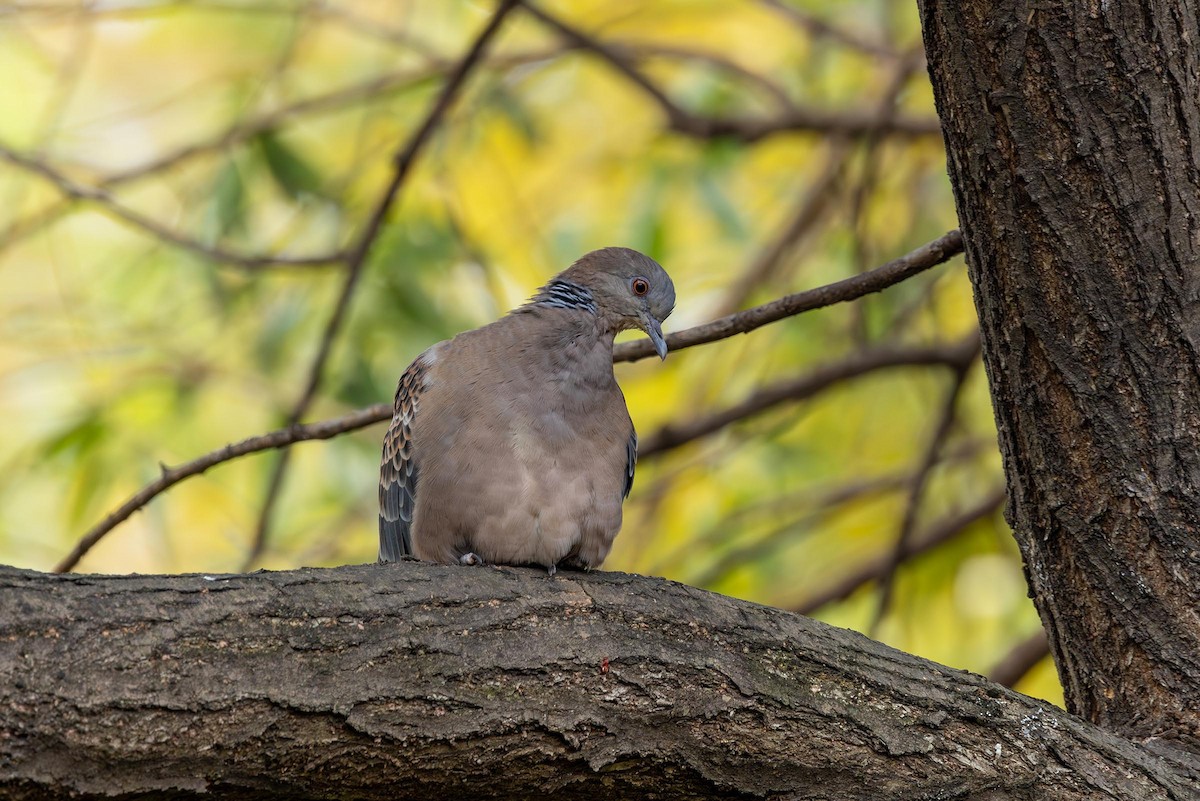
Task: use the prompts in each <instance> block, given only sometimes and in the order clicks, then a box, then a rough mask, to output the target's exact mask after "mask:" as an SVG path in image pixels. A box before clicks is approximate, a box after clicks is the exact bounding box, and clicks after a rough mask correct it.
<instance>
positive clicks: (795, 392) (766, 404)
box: [638, 335, 979, 459]
mask: <svg viewBox="0 0 1200 801" xmlns="http://www.w3.org/2000/svg"><path fill="white" fill-rule="evenodd" d="M978 352H979V338H978V337H977V336H974V335H973V336H970V337H968V338H967V339H965V340H963V341H962V342H959V343H956V344H952V345H911V346H907V347H904V346H881V347H878V348H874V349H872V350H866V351H861V352H858V353H854V354H851V355H850V356H849V357H847V358H846V359H844V360H842V361H839V362H834V363H832V364H824V365H821V366H820V367H817V368H816V369H815V370H813V371H811V372H809V373H806V374H804V375H802V376H799V377H797V378H793V379H791V380H790V381H781V382H779V383H777V384H771V385H769V386H766V387H762V388H761V389H759V390H757V391H756V392H755V393H754V394H753V395H751V396H750V397H749V398H746V400H744V401H742V402H741V403H738V404H736V405H734V406H731V407H729V408H728V409H723V410H722V411H719V412H716V413H714V414H711V415H708V416H706V417H701V418H698V419H695V420H692V421H690V422H687V423H679V424H667V425H665V426H663V427H662V428H661V429H659V430H658V431H656V432H655V433H654V434H651V435H650V436H649V437H647V438H646V439H645V440H643V441H642V442H641V443H640V444H639V447H638V458H640V459H647V458H651V457H653V456H656V455H658V454H659V453H661V452H663V451H666V450H670V449H671V448H677V447H679V446H680V445H684V444H686V443H689V442H692V441H693V440H696V439H699V438H701V437H706V436H708V435H710V434H714V433H716V432H717V431H720V430H721V429H722V428H724V427H725V426H728V425H731V424H733V423H736V422H739V421H741V420H744V419H746V418H747V417H751V416H753V415H756V414H759V413H760V412H763V411H766V410H767V409H771V408H773V407H775V406H778V405H780V404H782V403H794V402H797V401H801V400H804V399H806V398H811V397H812V396H814V395H816V394H817V393H819V392H823V391H824V390H826V389H829V388H830V387H832V386H834V385H835V384H838V383H840V382H842V381H845V380H848V379H851V378H857V377H859V376H863V375H867V374H869V373H872V372H875V371H876V370H880V369H883V368H889V367H910V366H913V365H944V366H949V367H952V368H954V369H955V370H956V371H958V369H959V365H960V364H961V363H962V361H963V359H966V358H972V357H973V355H974V354H976V353H978ZM935 457H936V454H935Z"/></svg>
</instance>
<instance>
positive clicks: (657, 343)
mask: <svg viewBox="0 0 1200 801" xmlns="http://www.w3.org/2000/svg"><path fill="white" fill-rule="evenodd" d="M642 330H643V331H645V332H646V334H647V335H648V336H649V337H650V341H651V342H653V343H654V352H655V353H657V354H658V358H660V359H665V358H667V340H666V338H665V337H663V332H662V325H660V324H659V322H658V320H655V319H654V318H653V317H652V316H651V315H650V314H649V313H646V314H643V315H642Z"/></svg>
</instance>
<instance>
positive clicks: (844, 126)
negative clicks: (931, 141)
mask: <svg viewBox="0 0 1200 801" xmlns="http://www.w3.org/2000/svg"><path fill="white" fill-rule="evenodd" d="M523 5H524V6H525V9H526V10H527V11H528V12H529V14H530V15H531V16H533V17H534V18H535V19H537V20H538V21H539V22H541V23H542V24H543V25H545V26H546V27H548V28H550V29H552V30H553V31H555V32H556V33H558V34H559V35H560V36H562V37H563V38H565V39H566V40H567V41H568V42H570V43H572V44H573V45H575V46H578V47H582V48H584V49H586V50H590V51H592V52H593V53H595V54H596V55H598V56H600V57H601V58H603V59H604V60H605V61H607V62H608V63H609V64H611V65H612V67H613V69H615V70H616V71H617V72H619V73H621V74H622V75H624V76H625V77H626V78H627V79H628V80H629V81H630V83H632V84H633V85H634V86H637V87H638V88H639V89H641V90H642V91H643V92H644V93H645V94H646V95H647V96H649V97H650V99H651V100H653V101H654V102H655V103H656V104H658V106H659V108H660V109H662V111H663V113H664V114H666V116H667V124H668V126H669V127H670V129H671V130H673V131H675V132H676V133H680V134H684V135H686V136H692V137H696V138H699V139H712V138H716V137H729V138H733V139H737V140H740V141H743V142H757V141H758V140H760V139H764V138H766V137H768V136H770V135H772V134H776V133H781V132H784V131H818V132H821V133H825V134H831V135H838V136H845V137H851V136H865V135H868V134H872V135H873V134H877V133H880V132H883V131H886V132H888V133H890V134H893V135H899V136H935V135H940V133H941V125H940V123H939V122H938V120H937V119H936V118H933V117H928V118H926V117H910V116H904V115H893V116H891V117H890V118H889V119H888V120H886V121H881V120H880V119H879V116H878V115H877V114H875V113H874V112H873V111H872V110H859V109H852V110H845V111H825V110H820V109H810V108H799V107H795V106H793V107H792V108H790V109H786V110H784V111H783V112H781V113H779V114H777V115H775V116H772V117H711V116H707V115H703V114H697V113H694V112H691V111H688V110H687V109H685V108H683V107H682V106H680V105H679V104H678V103H676V102H675V101H674V100H672V99H671V98H670V97H669V96H668V95H667V94H666V92H664V91H663V90H662V89H661V88H659V87H658V86H657V85H656V84H655V83H654V82H653V81H651V80H650V79H649V78H647V77H646V75H645V74H644V73H643V72H642V71H641V70H640V69H638V68H637V66H636V65H634V63H633V62H632V61H631V60H630V59H629V58H628V56H627V54H626V53H624V52H621V51H620V50H618V49H616V48H613V47H611V46H609V45H607V44H605V43H603V42H601V41H599V40H598V39H596V38H594V37H592V36H590V35H589V34H586V33H584V32H583V31H581V30H579V29H578V28H575V27H574V26H572V25H569V24H568V23H566V22H564V21H563V20H561V19H559V18H558V17H556V16H554V15H552V14H548V13H547V12H545V11H543V10H542V9H541V8H539V7H538V6H536V5H533V4H532V3H528V2H526V3H523ZM881 122H882V127H881Z"/></svg>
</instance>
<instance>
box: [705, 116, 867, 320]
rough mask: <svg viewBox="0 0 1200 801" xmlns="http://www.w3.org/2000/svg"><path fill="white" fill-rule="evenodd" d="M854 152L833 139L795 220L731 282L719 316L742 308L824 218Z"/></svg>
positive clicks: (798, 207)
mask: <svg viewBox="0 0 1200 801" xmlns="http://www.w3.org/2000/svg"><path fill="white" fill-rule="evenodd" d="M852 151H853V148H852V147H851V146H850V143H849V142H847V141H846V140H842V139H838V140H834V141H832V142H830V144H829V152H828V153H826V154H825V159H824V161H825V166H824V168H823V169H822V170H821V173H820V174H819V175H818V176H817V177H816V179H815V180H814V181H813V182H812V184H811V185H810V186H809V187H808V188H807V189H806V190H805V192H804V196H803V197H802V198H801V199H800V202H799V203H797V204H796V211H795V214H793V216H792V219H791V221H790V222H788V224H787V225H786V226H784V228H783V230H781V231H780V232H779V234H778V235H777V236H776V237H775V239H773V240H772V241H771V242H769V243H768V244H767V246H766V247H764V248H763V249H762V250H760V251H759V252H758V254H757V255H756V256H755V257H754V260H753V261H752V262H750V264H749V265H748V266H747V267H746V269H745V270H744V271H743V272H742V273H741V275H739V276H738V277H737V278H736V279H734V280H733V282H732V283H731V284H730V285H729V289H728V290H726V293H725V296H724V297H723V298H721V301H720V304H719V305H718V306H717V312H716V313H717V315H718V316H724V315H726V314H732V313H734V312H736V311H737V310H738V309H740V308H741V307H742V305H743V304H744V303H745V302H746V301H747V300H749V298H750V296H751V294H753V293H754V292H755V290H757V289H760V288H761V287H762V286H763V284H764V283H766V281H767V280H768V279H769V278H770V277H771V276H772V275H774V274H775V273H776V272H777V271H778V269H779V266H780V265H781V264H782V263H783V261H784V260H785V259H786V258H787V256H788V255H789V254H790V253H791V252H792V251H793V250H795V248H796V245H797V244H798V243H799V242H800V241H801V240H802V239H803V238H804V235H805V234H807V233H808V232H809V231H811V230H812V229H813V228H814V227H816V225H817V223H819V222H820V221H821V219H822V218H823V217H824V216H825V211H826V210H827V209H828V208H829V207H830V206H831V205H832V204H833V201H834V199H835V198H836V197H837V184H838V181H839V179H840V178H841V177H842V174H843V172H844V170H845V167H846V162H847V161H848V160H849V157H850V153H851V152H852Z"/></svg>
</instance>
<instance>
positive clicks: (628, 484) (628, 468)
mask: <svg viewBox="0 0 1200 801" xmlns="http://www.w3.org/2000/svg"><path fill="white" fill-rule="evenodd" d="M636 467H637V431H635V430H634V428H633V423H632V422H630V424H629V442H628V443H627V444H626V445H625V494H624V495H622V496H621V497H622V498H628V497H629V493H630V492H631V491H632V490H633V471H634V469H635V468H636Z"/></svg>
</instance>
